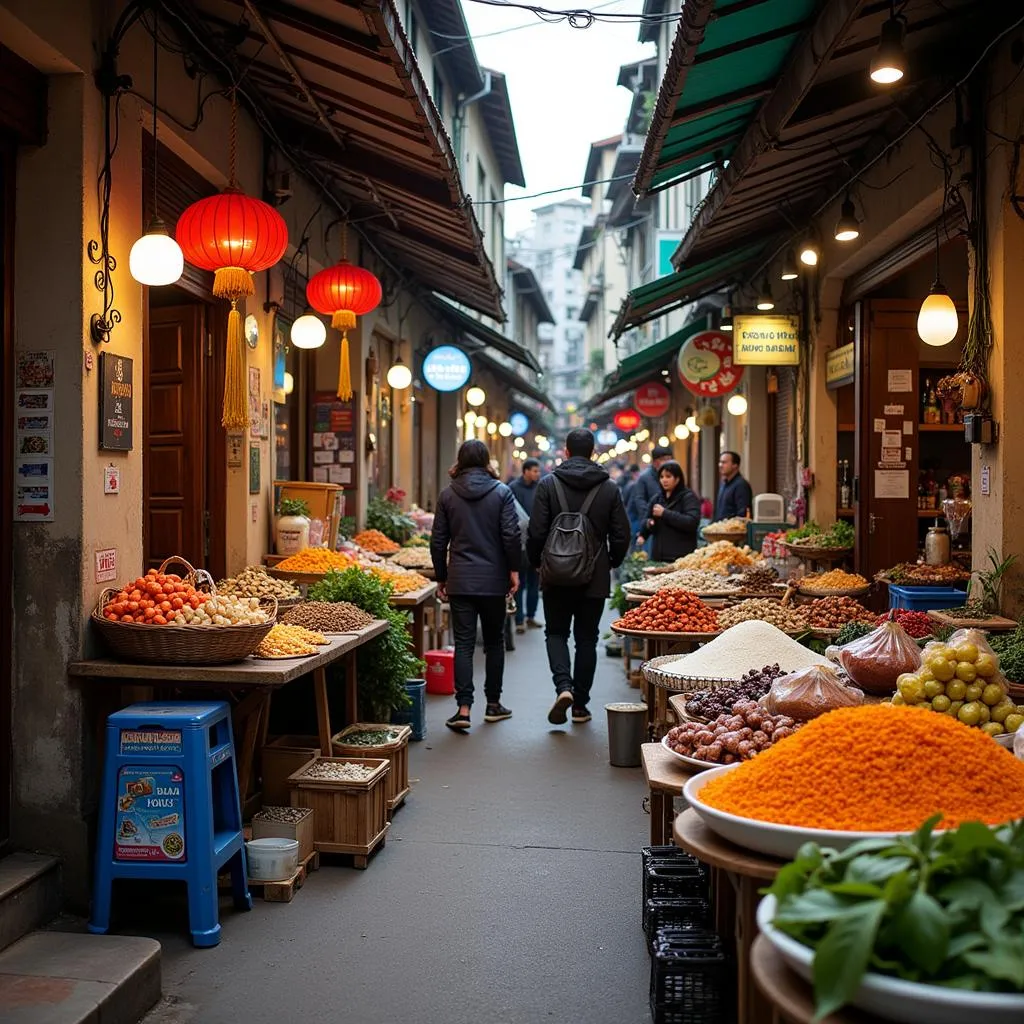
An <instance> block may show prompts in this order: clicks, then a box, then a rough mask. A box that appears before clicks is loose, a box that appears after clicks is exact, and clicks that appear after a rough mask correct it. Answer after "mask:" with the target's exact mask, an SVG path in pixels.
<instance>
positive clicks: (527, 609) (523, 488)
mask: <svg viewBox="0 0 1024 1024" xmlns="http://www.w3.org/2000/svg"><path fill="white" fill-rule="evenodd" d="M539 481H540V462H539V461H538V460H537V459H527V460H526V461H525V462H524V463H523V473H522V476H520V477H519V478H518V479H517V480H515V481H513V482H512V484H511V488H512V494H513V496H514V497H515V499H516V501H518V502H519V504H520V505H522V506H523V510H524V511H525V512H526V514H527V515H532V514H533V500H534V498H536V496H537V484H538V482H539ZM522 582H523V585H522V586H521V587H520V588H519V589H518V590H517V591H516V632H517V633H525V632H526V627H527V626H529V627H530V629H540V628H541V626H543V625H544V623H543V622H538V621H537V605H538V604H540V575H539V574H538V573H537V571H536V570H535V569H534V568H533V566H532V565H530V564H529V562H527V564H526V565H524V566H523V581H522Z"/></svg>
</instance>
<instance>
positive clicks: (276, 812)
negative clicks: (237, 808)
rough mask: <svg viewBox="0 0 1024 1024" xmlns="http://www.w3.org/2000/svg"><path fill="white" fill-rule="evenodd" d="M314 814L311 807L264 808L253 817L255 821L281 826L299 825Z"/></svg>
mask: <svg viewBox="0 0 1024 1024" xmlns="http://www.w3.org/2000/svg"><path fill="white" fill-rule="evenodd" d="M312 813H313V809H312V808H311V807H264V808H263V810H262V811H259V812H258V813H257V814H254V815H253V816H252V820H253V821H273V822H276V823H278V824H281V825H297V824H298V823H299V822H300V821H302V820H303V819H304V818H307V817H308V816H309V815H310V814H312Z"/></svg>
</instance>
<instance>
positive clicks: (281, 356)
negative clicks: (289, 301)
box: [274, 318, 288, 405]
mask: <svg viewBox="0 0 1024 1024" xmlns="http://www.w3.org/2000/svg"><path fill="white" fill-rule="evenodd" d="M286 347H287V346H286V345H285V340H284V328H283V326H282V325H281V323H280V319H279V318H275V320H274V401H275V402H277V404H278V405H284V403H285V401H286V399H287V397H288V396H287V395H286V394H285V393H284V373H285V370H287V369H288V365H287V361H288V357H287V354H286V352H285V349H286Z"/></svg>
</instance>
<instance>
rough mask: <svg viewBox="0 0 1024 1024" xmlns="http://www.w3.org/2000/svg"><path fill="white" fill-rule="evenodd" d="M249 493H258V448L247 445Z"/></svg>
mask: <svg viewBox="0 0 1024 1024" xmlns="http://www.w3.org/2000/svg"><path fill="white" fill-rule="evenodd" d="M249 493H250V494H259V493H260V446H259V444H250V445H249Z"/></svg>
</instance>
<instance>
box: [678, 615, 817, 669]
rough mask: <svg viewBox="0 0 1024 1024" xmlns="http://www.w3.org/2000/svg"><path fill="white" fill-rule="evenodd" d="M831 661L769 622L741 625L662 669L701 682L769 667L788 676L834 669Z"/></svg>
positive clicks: (741, 623)
mask: <svg viewBox="0 0 1024 1024" xmlns="http://www.w3.org/2000/svg"><path fill="white" fill-rule="evenodd" d="M831 664H832V663H831V662H830V661H829V660H828V658H826V657H824V656H822V655H820V654H815V653H814V651H811V650H808V648H806V647H804V646H803V645H802V644H800V643H798V642H797V641H796V640H794V639H793V638H792V637H791V636H787V635H786V634H785V633H783V632H782V630H781V629H777V628H776V627H775V626H773V625H771V624H770V623H768V622H760V621H752V622H740V623H738V624H737V625H735V626H733V627H732V628H731V629H727V630H726V631H725V632H724V633H722V634H721V636H717V637H715V639H714V640H712V641H710V642H709V643H706V644H705V645H704V646H703V647H700V648H698V649H697V650H696V651H694V652H693V654H684V655H683V656H682V657H680V658H677V659H676V660H675V661H667V662H665V663H664V664H663V665H661V666H660V667H659V671H661V672H663V673H665V674H666V675H676V676H686V677H687V678H698V679H703V678H707V679H739V678H741V677H742V676H743V675H745V674H746V673H747V672H750V671H752V670H760V669H762V668H764V667H765V666H766V665H778V666H779V668H781V669H783V670H784V671H786V672H795V671H797V669H801V668H810V667H811V666H812V665H831Z"/></svg>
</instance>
